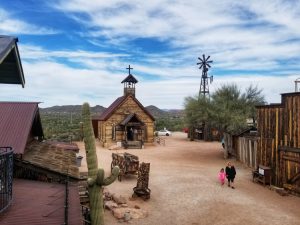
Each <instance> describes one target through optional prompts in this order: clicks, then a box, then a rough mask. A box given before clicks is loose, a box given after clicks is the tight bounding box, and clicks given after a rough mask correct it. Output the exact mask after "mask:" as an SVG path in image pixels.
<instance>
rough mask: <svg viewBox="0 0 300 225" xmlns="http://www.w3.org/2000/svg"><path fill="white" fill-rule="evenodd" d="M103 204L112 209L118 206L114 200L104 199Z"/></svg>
mask: <svg viewBox="0 0 300 225" xmlns="http://www.w3.org/2000/svg"><path fill="white" fill-rule="evenodd" d="M104 206H105V208H106V209H109V210H113V209H114V208H118V204H117V203H115V202H114V201H106V202H104Z"/></svg>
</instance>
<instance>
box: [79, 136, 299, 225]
mask: <svg viewBox="0 0 300 225" xmlns="http://www.w3.org/2000/svg"><path fill="white" fill-rule="evenodd" d="M165 139H166V145H165V146H160V145H156V146H147V147H146V148H145V149H142V150H133V149H130V150H127V152H129V153H132V154H134V155H137V156H138V157H139V159H140V162H150V163H151V167H150V181H149V188H150V189H151V198H150V200H149V201H146V202H144V201H143V200H140V199H137V200H135V201H128V202H129V205H130V204H131V205H139V206H140V207H141V208H142V209H145V210H147V211H148V212H149V215H148V217H147V218H144V219H138V220H131V221H130V224H145V225H146V224H148V225H150V224H151V225H155V224H159V225H168V224H170V225H175V224H178V225H185V224H187V225H188V224H189V225H205V224H212V225H225V224H226V225H227V224H230V225H235V224H236V225H240V224H245V225H252V224H261V225H270V224H271V225H282V224H286V225H296V224H299V225H300V211H299V209H300V198H299V197H295V196H287V197H282V196H280V195H278V194H277V193H275V192H273V191H271V190H269V189H268V188H267V187H263V186H262V185H259V184H255V183H253V182H252V180H251V170H250V169H249V168H247V167H245V166H244V165H243V164H240V163H238V162H235V161H233V163H234V164H235V167H236V170H237V177H236V185H235V186H236V189H234V190H233V189H231V188H228V187H227V186H221V185H220V184H219V183H218V179H217V174H218V172H219V171H220V169H221V168H222V167H225V165H226V161H225V160H224V159H223V152H222V149H221V144H220V143H217V142H212V143H206V142H191V141H188V139H187V138H186V134H184V133H174V134H173V135H172V136H171V137H166V138H165ZM78 145H79V147H80V149H81V151H80V154H81V155H83V156H84V155H85V154H84V147H83V144H82V143H78ZM112 152H124V151H123V150H118V151H109V150H106V149H103V148H101V147H97V154H98V161H99V165H101V167H103V168H104V169H105V171H106V173H107V174H109V172H110V163H111V153H112ZM80 170H81V171H86V162H85V159H83V162H82V166H81V168H80ZM135 186H136V177H135V176H128V177H125V178H124V179H123V180H122V182H119V181H116V182H114V183H113V184H112V185H110V186H109V187H108V190H109V191H110V192H112V193H116V194H118V195H119V194H120V195H123V196H125V197H127V198H128V199H129V198H130V197H131V195H132V193H133V191H132V188H133V187H135ZM105 222H106V224H108V225H114V224H120V223H119V222H118V221H117V220H116V219H115V218H114V217H113V216H112V215H111V212H110V211H106V212H105Z"/></svg>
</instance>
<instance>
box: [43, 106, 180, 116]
mask: <svg viewBox="0 0 300 225" xmlns="http://www.w3.org/2000/svg"><path fill="white" fill-rule="evenodd" d="M81 107H82V105H60V106H59V105H55V106H51V107H45V108H40V111H41V113H43V114H56V113H63V114H68V113H76V114H77V113H78V114H81ZM145 108H146V110H148V111H149V112H150V113H151V114H152V115H153V116H154V117H155V118H161V117H169V116H171V117H181V116H183V114H184V110H181V109H167V110H166V109H164V110H162V109H160V108H158V107H156V106H154V105H149V106H146V107H145ZM90 109H91V114H94V115H95V114H97V115H100V114H101V113H103V112H104V110H105V109H106V108H105V107H103V106H101V105H96V106H92V107H90Z"/></svg>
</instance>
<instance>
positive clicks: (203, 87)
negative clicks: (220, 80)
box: [197, 54, 213, 98]
mask: <svg viewBox="0 0 300 225" xmlns="http://www.w3.org/2000/svg"><path fill="white" fill-rule="evenodd" d="M209 58H210V56H207V58H206V57H205V55H204V54H203V55H202V58H200V57H198V59H199V60H200V62H198V63H197V65H200V66H199V69H200V70H201V69H202V76H201V83H200V90H199V98H200V96H201V95H204V97H206V94H207V95H209V86H208V79H210V83H212V82H213V76H210V77H209V76H207V72H208V69H209V68H210V67H211V66H210V65H209V64H210V63H212V62H213V61H212V60H209Z"/></svg>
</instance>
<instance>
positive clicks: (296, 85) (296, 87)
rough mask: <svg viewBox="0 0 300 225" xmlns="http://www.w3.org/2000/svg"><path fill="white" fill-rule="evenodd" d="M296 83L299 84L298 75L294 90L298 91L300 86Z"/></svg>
mask: <svg viewBox="0 0 300 225" xmlns="http://www.w3.org/2000/svg"><path fill="white" fill-rule="evenodd" d="M298 84H300V77H299V78H297V79H296V80H295V92H300V87H299V88H298Z"/></svg>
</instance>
